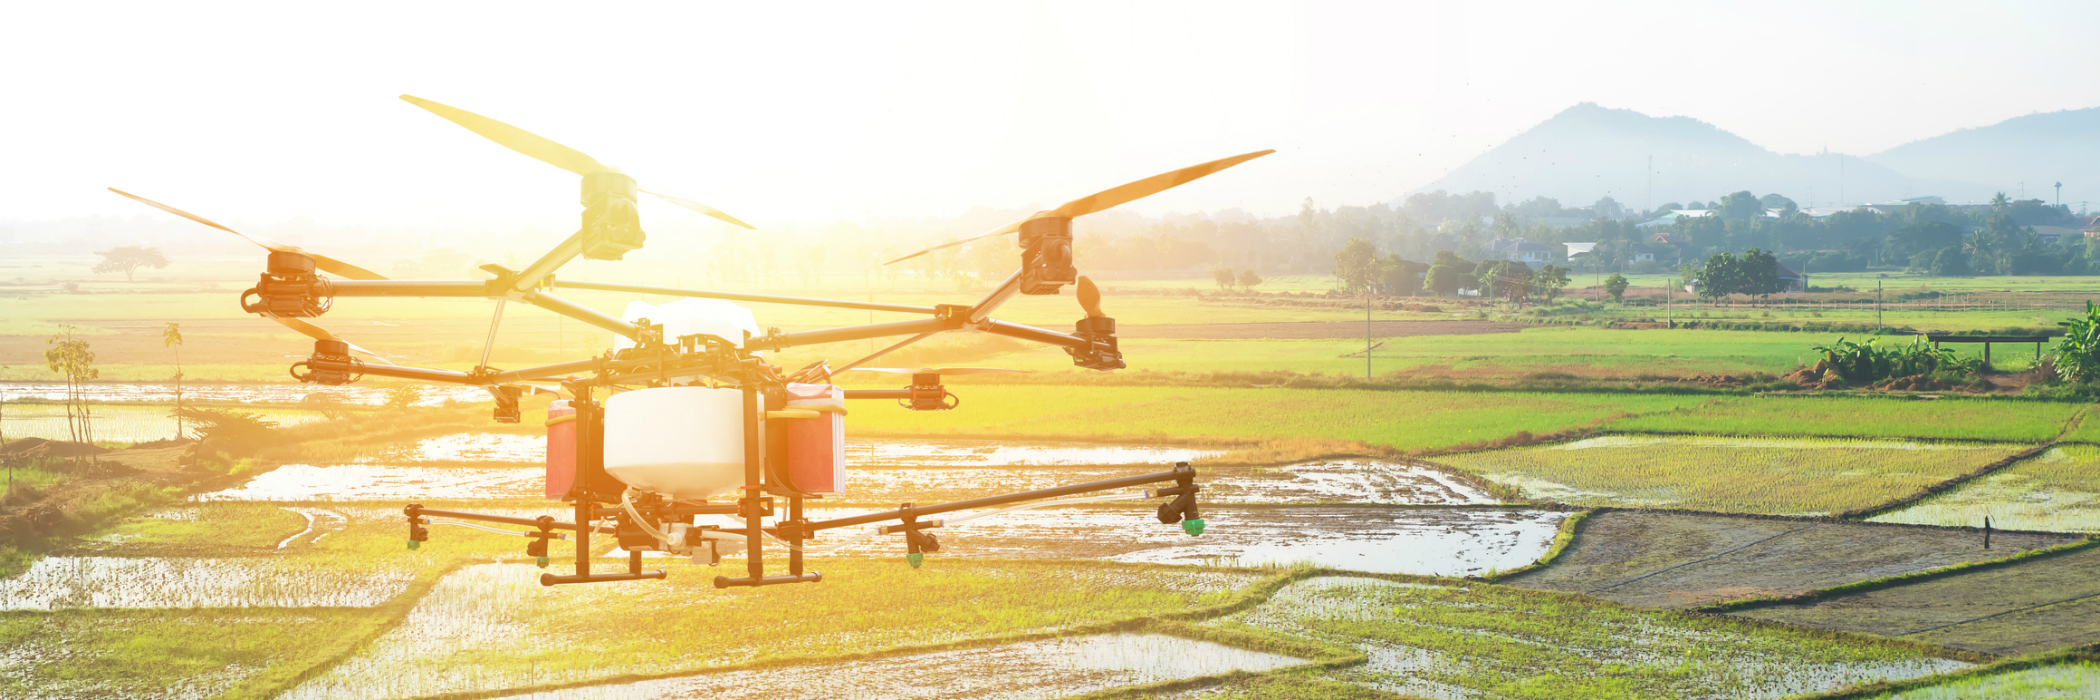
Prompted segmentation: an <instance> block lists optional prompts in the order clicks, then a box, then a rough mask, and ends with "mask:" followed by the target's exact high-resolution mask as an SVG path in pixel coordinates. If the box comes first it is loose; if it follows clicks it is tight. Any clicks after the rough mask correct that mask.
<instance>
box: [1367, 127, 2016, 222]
mask: <svg viewBox="0 0 2100 700" xmlns="http://www.w3.org/2000/svg"><path fill="white" fill-rule="evenodd" d="M1650 156H1653V157H1654V163H1655V165H1654V185H1653V187H1654V189H1653V194H1652V195H1650V194H1649V189H1648V188H1649V185H1648V162H1649V161H1648V159H1649V157H1650ZM1432 190H1445V191H1448V192H1471V191H1475V190H1484V191H1488V192H1493V193H1495V196H1496V199H1497V200H1499V201H1502V202H1504V203H1508V202H1512V201H1521V200H1526V199H1530V198H1532V197H1538V196H1545V197H1552V198H1555V199H1558V200H1560V202H1561V204H1562V205H1564V206H1587V205H1589V204H1591V203H1593V202H1595V201H1597V199H1598V198H1600V197H1606V196H1609V197H1611V198H1613V199H1616V200H1618V201H1619V203H1620V204H1623V205H1627V206H1629V207H1634V208H1644V207H1648V206H1655V205H1660V204H1664V203H1667V202H1688V201H1691V200H1700V201H1712V200H1715V199H1719V198H1721V197H1722V196H1723V195H1726V194H1728V193H1730V192H1737V191H1742V190H1749V191H1751V192H1754V193H1756V194H1759V195H1764V194H1767V193H1774V192H1776V193H1779V194H1781V195H1784V196H1786V197H1788V198H1791V199H1793V200H1794V201H1796V202H1799V203H1801V205H1802V206H1810V204H1809V203H1810V201H1811V199H1813V201H1814V202H1817V203H1819V204H1820V205H1822V206H1829V205H1831V204H1835V203H1836V202H1837V200H1838V199H1839V197H1840V196H1842V197H1843V198H1844V201H1845V202H1846V203H1848V204H1856V203H1863V202H1885V201H1890V200H1896V199H1902V198H1905V197H1917V196H1925V195H1941V196H1946V197H1947V198H1948V199H1949V201H1966V200H1968V199H1971V198H1978V199H1980V198H1979V197H1977V196H1976V195H1975V193H1976V192H1980V191H1982V188H1981V187H1980V186H1978V185H1968V184H1960V183H1959V182H1956V181H1954V180H1952V179H1945V180H1943V179H1919V178H1913V177H1910V176H1908V175H1906V174H1904V173H1901V172H1898V171H1897V170H1895V169H1892V168H1889V167H1887V166H1885V165H1882V164H1879V163H1875V162H1870V161H1865V160H1861V159H1860V158H1859V157H1857V156H1844V155H1839V154H1823V155H1782V154H1779V153H1773V152H1772V151H1769V150H1766V149H1765V148H1763V147H1761V146H1758V145H1757V144H1754V143H1751V142H1749V141H1748V140H1746V139H1744V138H1743V137H1741V136H1737V135H1735V134H1731V133H1729V132H1727V131H1723V130H1721V129H1720V128H1718V127H1715V126H1714V125H1712V124H1708V123H1706V122H1702V121H1699V120H1696V119H1692V118H1689V117H1651V116H1648V115H1645V114H1641V113H1639V112H1634V111H1632V110H1624V109H1611V108H1607V107H1600V106H1598V105H1596V104H1594V103H1589V102H1584V103H1582V104H1578V105H1575V106H1573V107H1569V108H1568V109H1567V110H1565V111H1562V112H1561V113H1559V114H1556V115H1553V117H1552V118H1551V119H1547V120H1546V121H1544V122H1542V123H1540V124H1539V125H1538V126H1535V127H1532V128H1531V129H1530V130H1527V131H1525V132H1524V133H1522V134H1518V135H1517V136H1516V138H1512V139H1510V140H1509V142H1508V143H1504V144H1502V145H1500V146H1496V147H1495V148H1493V149H1491V150H1489V151H1488V152H1486V153H1483V154H1481V155H1480V156H1479V157H1476V158H1474V159H1473V160H1472V161H1470V162H1467V163H1466V164H1465V165H1462V166H1459V167H1458V168H1457V169H1456V170H1452V171H1451V172H1450V173H1447V174H1445V175H1444V176H1443V177H1442V178H1439V179H1438V180H1436V181H1435V182H1432V183H1429V184H1427V185H1424V186H1422V187H1420V188H1417V189H1416V190H1414V191H1415V192H1427V191H1432ZM1811 193H1813V198H1811ZM1841 193H1842V194H1841ZM1410 194H1411V193H1410ZM1989 196H1990V195H1989V194H1987V193H1986V194H1983V195H1981V198H1987V197H1989ZM1403 199H1404V198H1403Z"/></svg>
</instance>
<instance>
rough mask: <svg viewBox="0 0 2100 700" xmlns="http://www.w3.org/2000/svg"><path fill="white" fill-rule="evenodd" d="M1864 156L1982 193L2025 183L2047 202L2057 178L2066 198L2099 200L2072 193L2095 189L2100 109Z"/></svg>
mask: <svg viewBox="0 0 2100 700" xmlns="http://www.w3.org/2000/svg"><path fill="white" fill-rule="evenodd" d="M1867 159H1868V160H1872V161H1874V162H1875V163H1879V164H1881V165H1886V166H1888V167H1890V168H1894V169H1896V170H1899V171H1902V172H1904V173H1907V174H1909V175H1912V176H1916V177H1921V178H1933V179H1947V180H1964V181H1968V182H1974V183H1977V184H1978V185H1981V186H1983V188H1984V190H1986V191H1987V192H2005V193H2007V194H2010V195H2013V196H2016V197H2017V196H2019V193H2020V183H2021V182H2022V181H2025V182H2026V183H2027V187H2026V190H2027V197H2028V198H2031V199H2040V200H2044V201H2052V202H2053V199H2052V198H2053V196H2054V195H2055V190H2054V189H2052V187H2051V185H2053V184H2054V183H2057V182H2062V183H2064V187H2065V189H2066V192H2065V194H2064V196H2065V197H2066V198H2071V197H2074V196H2075V197H2076V198H2078V199H2088V198H2095V199H2100V198H2096V197H2094V196H2093V195H2091V194H2074V193H2100V107H2095V108H2089V109H2072V110H2065V111H2062V112H2048V113H2044V114H2030V115H2027V116H2024V117H2014V118H2012V119H2007V120H2005V121H2002V122H1998V123H1997V124H1993V125H1990V126H1985V127H1979V128H1975V129H1963V130H1960V131H1956V132H1954V133H1950V134H1941V135H1939V136H1934V137H1932V138H1929V139H1924V140H1922V141H1912V142H1910V143H1906V144H1903V145H1901V146H1897V147H1895V148H1891V149H1889V150H1887V151H1883V152H1881V153H1876V154H1874V155H1871V156H1867ZM1984 196H1985V197H1988V196H1990V195H1989V194H1985V195H1984ZM2072 208H2073V209H2076V208H2077V204H2076V203H2075V202H2073V203H2072Z"/></svg>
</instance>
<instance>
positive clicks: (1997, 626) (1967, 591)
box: [1735, 540, 2100, 654]
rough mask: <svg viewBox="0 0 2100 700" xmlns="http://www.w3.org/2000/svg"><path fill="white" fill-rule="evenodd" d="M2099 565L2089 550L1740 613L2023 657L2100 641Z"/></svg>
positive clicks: (2098, 558) (2099, 558)
mask: <svg viewBox="0 0 2100 700" xmlns="http://www.w3.org/2000/svg"><path fill="white" fill-rule="evenodd" d="M1993 544H1994V545H1995V544H1996V540H1993ZM1994 551H1995V550H1994ZM2095 567H2100V550H2093V549H2086V550H2082V551H2078V552H2074V553H2071V554H2065V555H2063V556H2053V557H2046V558H2038V559H2036V560H2034V561H2029V562H2022V563H2020V564H2016V565H2013V566H2008V567H2003V568H1993V569H1985V570H1981V571H1974V572H1968V573H1962V574H1956V575H1953V576H1948V577H1945V578H1936V579H1931V580H1926V581H1919V582H1917V583H1911V584H1907V585H1901V586H1894V587H1891V588H1884V589H1880V590H1873V591H1866V592H1863V593H1856V594H1852V595H1847V596H1842V597H1838V598H1833V599H1829V600H1825V601H1822V602H1820V603H1816V604H1813V605H1775V606H1771V607H1763V608H1755V609H1750V610H1744V611H1741V612H1738V613H1735V614H1738V615H1743V616H1746V617H1755V618H1760V619H1765V620H1774V621H1778V622H1785V623H1789V624H1796V625H1806V626H1809V627H1822V628H1825V629H1835V630H1844V631H1850V632H1866V633H1869V634H1880V635H1888V636H1892V637H1903V638H1906V639H1914V640H1917V641H1921V642H1926V643H1930V644H1938V645H1942V646H1949V647H1954V648H1957V649H1968V650H1971V651H1980V652H1985V653H1990V654H2024V653H2028V652H2034V651H2042V650H2046V649H2053V648H2057V647H2062V646H2069V645H2073V644H2083V643H2090V642H2093V641H2095V640H2100V576H2094V575H2093V572H2094V571H2095Z"/></svg>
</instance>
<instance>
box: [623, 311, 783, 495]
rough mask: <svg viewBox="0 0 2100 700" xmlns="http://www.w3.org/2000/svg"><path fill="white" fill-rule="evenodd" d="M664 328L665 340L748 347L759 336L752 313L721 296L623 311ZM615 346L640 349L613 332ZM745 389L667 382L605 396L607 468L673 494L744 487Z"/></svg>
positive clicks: (636, 483) (628, 479)
mask: <svg viewBox="0 0 2100 700" xmlns="http://www.w3.org/2000/svg"><path fill="white" fill-rule="evenodd" d="M620 317H621V318H622V319H625V320H627V321H629V322H634V321H639V320H641V319H648V320H649V322H650V323H653V324H656V325H660V326H662V327H663V339H664V340H665V341H666V342H676V341H677V340H678V338H680V337H681V336H687V335H693V334H696V333H705V334H707V335H712V336H716V337H719V338H721V339H723V340H726V341H729V342H730V343H731V344H733V345H737V346H739V347H741V346H742V345H743V344H744V338H745V336H746V335H747V334H749V335H756V334H758V321H757V319H756V318H754V317H752V315H751V310H750V309H747V308H744V307H742V306H738V305H736V304H732V303H729V302H727V301H723V300H720V299H680V300H677V301H673V302H671V303H668V304H650V303H647V302H641V301H637V302H633V303H631V304H628V305H627V312H626V313H624V314H621V316H620ZM613 347H614V348H616V349H625V348H630V347H634V341H632V340H629V339H627V338H625V337H621V336H614V338H613ZM743 407H744V394H743V392H742V391H741V390H737V389H709V388H706V387H661V388H655V389H640V390H636V391H629V392H623V393H618V394H613V395H611V396H608V397H606V399H605V472H606V473H607V474H610V475H611V476H612V477H613V478H615V479H619V480H620V482H621V483H624V484H627V485H629V486H633V487H636V488H642V489H648V490H651V491H656V492H659V493H663V494H665V495H668V496H671V497H673V498H684V499H703V498H713V497H715V496H719V495H722V494H724V493H728V492H730V491H734V490H736V489H737V488H738V487H741V486H743V485H744V415H743Z"/></svg>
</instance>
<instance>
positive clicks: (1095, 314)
mask: <svg viewBox="0 0 2100 700" xmlns="http://www.w3.org/2000/svg"><path fill="white" fill-rule="evenodd" d="M1077 289H1078V291H1076V292H1074V296H1077V297H1079V308H1081V309H1085V310H1086V317H1087V318H1101V317H1102V316H1107V315H1108V314H1104V313H1101V288H1100V287H1096V286H1094V281H1093V280H1090V279H1087V278H1086V276H1085V275H1080V276H1079V284H1078V288H1077Z"/></svg>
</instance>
